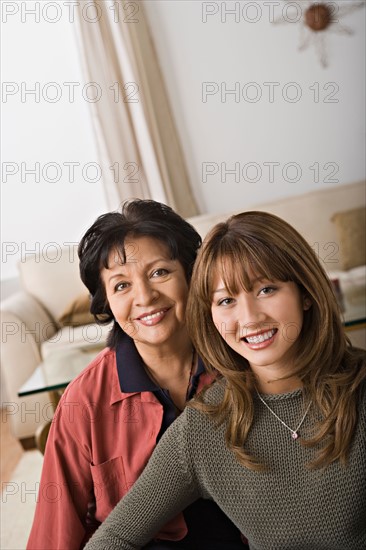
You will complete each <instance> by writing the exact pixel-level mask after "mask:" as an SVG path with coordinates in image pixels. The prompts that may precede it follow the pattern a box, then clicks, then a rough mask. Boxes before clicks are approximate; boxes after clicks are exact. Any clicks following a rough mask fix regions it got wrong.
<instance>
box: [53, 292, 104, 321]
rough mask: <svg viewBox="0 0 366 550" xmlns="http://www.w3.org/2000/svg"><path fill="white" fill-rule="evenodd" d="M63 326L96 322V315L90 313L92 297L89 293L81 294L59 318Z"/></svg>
mask: <svg viewBox="0 0 366 550" xmlns="http://www.w3.org/2000/svg"><path fill="white" fill-rule="evenodd" d="M58 322H59V324H60V325H61V326H63V327H66V326H72V327H78V326H80V325H89V324H90V323H95V319H94V316H93V315H92V314H91V313H90V298H89V296H88V294H81V295H80V296H78V297H77V298H75V300H73V301H72V302H71V304H69V305H68V306H67V308H66V309H65V311H64V312H63V314H62V315H61V317H60V318H59V320H58Z"/></svg>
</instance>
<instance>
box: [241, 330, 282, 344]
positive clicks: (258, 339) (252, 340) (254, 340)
mask: <svg viewBox="0 0 366 550" xmlns="http://www.w3.org/2000/svg"><path fill="white" fill-rule="evenodd" d="M277 330H278V329H277V328H274V329H272V330H268V331H267V332H262V333H261V334H256V335H255V336H246V337H244V338H242V340H244V342H247V343H248V344H261V343H262V342H266V341H267V340H270V339H271V338H272V337H273V336H274V335H275V334H276V332H277Z"/></svg>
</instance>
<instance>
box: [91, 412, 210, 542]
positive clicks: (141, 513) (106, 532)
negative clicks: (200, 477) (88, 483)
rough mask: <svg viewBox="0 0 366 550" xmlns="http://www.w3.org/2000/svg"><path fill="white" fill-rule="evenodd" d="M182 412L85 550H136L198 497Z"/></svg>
mask: <svg viewBox="0 0 366 550" xmlns="http://www.w3.org/2000/svg"><path fill="white" fill-rule="evenodd" d="M186 416H187V415H186V414H185V412H183V413H182V415H181V416H180V417H179V418H178V419H177V420H176V421H175V422H174V423H173V424H172V426H171V427H170V428H169V429H168V430H167V431H166V432H165V434H164V436H163V437H162V439H161V441H160V443H159V444H158V446H157V447H156V449H155V451H154V453H153V454H152V456H151V458H150V460H149V462H148V464H147V466H146V468H145V470H144V471H143V473H142V474H141V476H140V478H139V479H138V480H137V482H136V483H135V484H134V486H133V487H132V488H131V489H130V491H129V492H128V494H127V495H126V496H125V497H124V498H123V499H122V500H121V501H120V502H119V503H118V504H117V506H116V507H115V509H114V510H113V511H112V512H111V514H110V515H109V516H108V518H107V519H106V520H105V521H104V523H103V524H102V525H101V526H100V527H99V529H98V530H97V531H96V533H95V534H94V536H93V537H92V538H91V539H90V541H89V542H88V544H87V545H86V546H85V550H114V549H116V550H117V549H118V550H123V549H124V550H135V549H137V548H141V547H142V546H144V545H145V544H147V543H148V542H149V541H150V540H151V539H153V538H154V536H155V535H156V533H157V532H158V531H159V529H160V527H161V526H162V525H163V524H165V523H166V522H167V521H169V519H171V518H172V517H174V516H175V515H176V514H177V513H178V512H180V511H181V510H183V509H184V508H186V507H187V506H188V505H189V504H191V503H192V502H194V501H195V500H197V499H198V498H200V496H201V494H200V489H199V487H198V484H197V482H196V481H195V476H194V473H193V468H192V464H191V460H190V457H189V453H188V452H187V446H186V444H187V441H186V439H187V438H186V437H185V421H186Z"/></svg>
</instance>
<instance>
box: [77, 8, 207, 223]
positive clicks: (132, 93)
mask: <svg viewBox="0 0 366 550" xmlns="http://www.w3.org/2000/svg"><path fill="white" fill-rule="evenodd" d="M77 14H78V17H77V20H78V25H77V29H78V42H79V50H80V51H81V53H82V62H83V69H84V77H85V81H86V82H85V83H84V85H83V97H84V99H85V100H86V101H88V102H89V104H90V106H91V109H92V118H93V125H94V128H95V132H96V136H97V144H98V150H99V156H100V165H101V171H102V178H103V184H104V187H105V191H106V196H107V202H108V206H109V208H111V209H115V208H118V206H119V204H120V203H121V201H122V200H124V199H127V198H131V197H139V198H144V199H148V198H151V199H154V200H158V201H161V202H164V203H165V204H168V205H169V206H171V207H172V208H174V209H175V210H176V211H177V212H179V213H180V214H181V215H182V216H184V217H188V216H193V215H195V214H197V213H198V210H197V205H196V201H195V199H194V196H193V193H192V190H191V187H190V183H189V179H188V175H187V170H186V167H185V163H184V159H183V155H182V151H181V147H180V144H179V139H178V136H177V132H176V129H175V126H174V121H173V118H172V114H171V110H170V107H169V101H168V98H167V93H166V91H165V88H164V83H163V79H162V75H161V71H160V68H159V63H158V60H157V56H156V52H155V49H154V46H153V43H152V40H151V36H150V32H149V29H148V26H147V23H146V18H145V15H144V11H143V5H142V3H141V2H139V1H136V0H133V1H125V0H118V1H117V0H82V1H81V2H78V5H77Z"/></svg>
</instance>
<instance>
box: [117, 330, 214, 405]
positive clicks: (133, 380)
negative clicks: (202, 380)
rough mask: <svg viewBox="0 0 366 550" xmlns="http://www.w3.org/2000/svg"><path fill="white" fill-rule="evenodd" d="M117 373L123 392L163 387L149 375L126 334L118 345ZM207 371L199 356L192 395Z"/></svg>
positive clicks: (132, 342)
mask: <svg viewBox="0 0 366 550" xmlns="http://www.w3.org/2000/svg"><path fill="white" fill-rule="evenodd" d="M116 360H117V373H118V380H119V385H120V389H121V392H123V393H135V392H143V391H150V392H157V391H159V390H160V389H161V388H160V387H159V386H158V385H157V384H156V383H155V382H154V381H153V380H152V379H151V378H150V377H149V375H148V374H147V372H146V370H145V368H144V363H143V361H142V358H141V356H140V354H139V352H138V351H137V349H136V346H135V344H134V341H133V340H132V338H130V337H129V336H128V335H127V334H124V335H123V336H122V338H121V340H120V342H119V343H118V344H117V347H116ZM204 372H205V367H204V364H203V361H202V359H201V358H200V357H198V365H197V369H196V372H195V373H194V375H193V376H192V380H191V390H192V391H191V392H190V394H191V395H190V397H191V396H192V397H193V395H194V394H195V393H196V389H197V385H198V381H199V377H200V376H201V374H203V373H204Z"/></svg>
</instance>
